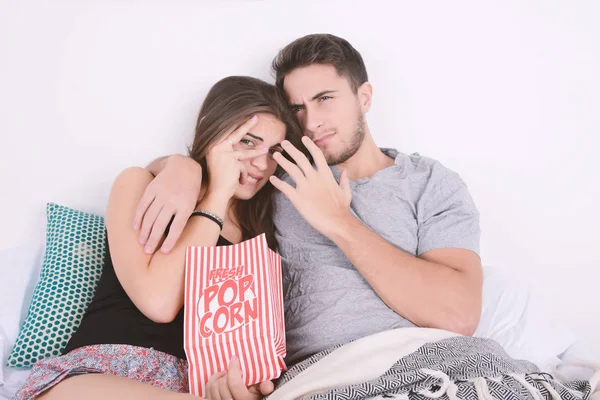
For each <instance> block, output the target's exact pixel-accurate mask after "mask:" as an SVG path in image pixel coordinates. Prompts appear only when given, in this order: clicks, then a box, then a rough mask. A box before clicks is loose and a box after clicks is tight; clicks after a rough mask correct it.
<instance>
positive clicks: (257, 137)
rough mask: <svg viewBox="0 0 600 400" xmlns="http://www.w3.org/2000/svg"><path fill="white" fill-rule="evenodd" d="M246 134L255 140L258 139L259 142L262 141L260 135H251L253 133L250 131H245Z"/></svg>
mask: <svg viewBox="0 0 600 400" xmlns="http://www.w3.org/2000/svg"><path fill="white" fill-rule="evenodd" d="M246 135H248V136H250V137H253V138H254V139H256V140H259V141H261V142H264V139H263V138H261V137H260V136H256V135H253V134H252V133H250V132H248V133H246Z"/></svg>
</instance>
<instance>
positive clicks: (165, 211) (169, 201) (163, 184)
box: [132, 154, 202, 254]
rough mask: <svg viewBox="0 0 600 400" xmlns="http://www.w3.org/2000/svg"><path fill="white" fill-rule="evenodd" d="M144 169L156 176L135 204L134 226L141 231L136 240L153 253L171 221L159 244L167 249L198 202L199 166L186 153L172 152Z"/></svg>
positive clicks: (200, 176) (200, 175) (177, 236)
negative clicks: (165, 235)
mask: <svg viewBox="0 0 600 400" xmlns="http://www.w3.org/2000/svg"><path fill="white" fill-rule="evenodd" d="M146 170H148V171H149V172H150V173H151V174H152V175H153V176H154V177H155V178H154V179H153V180H152V182H151V183H150V184H149V185H148V187H147V188H146V190H145V192H144V195H143V196H142V198H141V200H140V201H139V203H138V205H137V208H136V211H135V216H134V219H133V221H132V223H133V227H134V229H135V230H138V231H139V232H140V234H139V243H140V244H141V245H143V246H145V247H144V251H145V252H146V254H153V253H154V251H155V250H156V248H157V246H158V244H159V243H160V241H161V239H162V237H163V235H164V233H165V231H166V228H167V226H168V225H169V223H171V227H170V229H169V234H168V236H167V238H166V239H165V241H164V242H163V244H162V246H161V251H162V252H163V253H168V252H169V251H171V249H172V248H173V247H174V246H175V244H176V243H177V240H178V239H179V236H180V235H181V233H182V232H183V229H184V228H185V225H186V223H187V219H188V218H189V216H190V215H191V213H192V211H194V208H195V207H196V204H197V203H198V200H199V197H200V188H201V185H202V167H201V166H200V164H198V163H197V162H196V161H194V160H193V159H191V158H189V157H186V156H183V155H180V154H174V155H170V156H164V157H160V158H157V159H156V160H154V161H153V162H151V163H150V164H149V165H148V167H146Z"/></svg>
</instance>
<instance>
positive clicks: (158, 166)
mask: <svg viewBox="0 0 600 400" xmlns="http://www.w3.org/2000/svg"><path fill="white" fill-rule="evenodd" d="M169 157H171V156H162V157H159V158H157V159H156V160H154V161H152V162H151V163H150V164H148V166H147V167H146V169H147V170H148V171H149V172H150V173H151V174H152V176H154V177H155V178H156V177H157V176H158V174H160V173H161V172H162V170H163V169H165V167H166V166H167V160H168V159H169Z"/></svg>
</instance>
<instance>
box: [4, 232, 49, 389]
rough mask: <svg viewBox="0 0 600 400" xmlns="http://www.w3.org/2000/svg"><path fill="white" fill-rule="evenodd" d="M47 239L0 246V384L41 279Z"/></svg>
mask: <svg viewBox="0 0 600 400" xmlns="http://www.w3.org/2000/svg"><path fill="white" fill-rule="evenodd" d="M44 243H45V242H44V239H43V238H42V237H39V236H36V235H31V236H30V239H29V240H28V242H27V243H23V244H21V245H19V246H17V247H13V248H10V249H5V250H0V277H2V279H0V362H1V363H2V364H0V384H2V383H4V378H5V376H4V377H3V376H2V375H3V374H2V370H4V369H5V368H8V367H5V366H6V359H7V357H8V355H9V354H10V351H11V349H12V346H13V345H14V344H15V341H16V339H17V335H18V333H19V329H20V328H21V324H22V322H23V321H24V320H25V315H26V314H27V310H28V308H29V303H30V301H31V298H32V297H33V290H34V289H35V285H36V284H37V282H38V280H39V274H40V268H41V265H42V261H43V256H44V254H43V252H44ZM4 375H5V374H4Z"/></svg>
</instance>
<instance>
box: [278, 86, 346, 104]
mask: <svg viewBox="0 0 600 400" xmlns="http://www.w3.org/2000/svg"><path fill="white" fill-rule="evenodd" d="M337 92H339V90H332V89H330V90H323V91H322V92H319V93H317V94H315V95H314V96H313V97H312V98H311V99H310V100H311V101H315V100H317V99H318V98H319V97H321V96H325V95H326V94H331V93H337ZM289 107H290V108H298V107H303V105H302V104H290V105H289Z"/></svg>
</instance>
